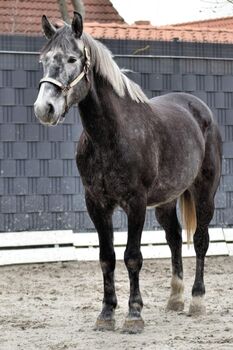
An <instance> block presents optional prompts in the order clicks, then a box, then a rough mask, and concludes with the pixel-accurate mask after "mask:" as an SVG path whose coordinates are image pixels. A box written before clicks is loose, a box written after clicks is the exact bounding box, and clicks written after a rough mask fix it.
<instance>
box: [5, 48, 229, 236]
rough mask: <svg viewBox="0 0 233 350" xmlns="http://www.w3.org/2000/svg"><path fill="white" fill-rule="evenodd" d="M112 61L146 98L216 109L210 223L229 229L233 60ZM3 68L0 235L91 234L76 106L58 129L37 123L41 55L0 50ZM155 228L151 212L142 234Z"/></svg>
mask: <svg viewBox="0 0 233 350" xmlns="http://www.w3.org/2000/svg"><path fill="white" fill-rule="evenodd" d="M161 45H162V44H161ZM199 49H200V48H199ZM199 49H198V50H199ZM164 50H165V47H164ZM116 61H117V62H118V63H119V65H120V66H121V67H124V68H128V69H131V70H132V71H133V72H131V73H129V76H130V78H132V79H133V80H135V81H136V82H137V83H138V84H140V85H141V86H142V87H143V89H144V91H145V92H146V93H147V95H148V96H149V97H152V96H157V95H160V94H164V93H167V92H170V91H186V92H191V93H192V94H194V95H196V96H198V97H200V98H201V99H203V100H204V101H205V102H207V103H208V105H209V107H210V108H211V109H212V110H213V112H214V115H215V118H216V120H217V121H218V123H219V126H220V130H221V133H222V136H223V140H224V144H223V153H224V155H223V157H224V158H223V166H222V168H223V175H222V179H221V185H220V188H219V191H218V192H217V196H216V212H215V215H214V218H213V220H212V225H215V226H220V225H223V226H228V225H233V111H232V108H233V79H232V71H233V60H231V59H229V60H225V59H218V60H216V59H211V58H210V59H204V58H194V57H193V58H188V57H159V56H157V57H146V56H119V55H118V56H117V57H116ZM0 69H1V71H0V105H1V107H0V137H1V138H0V209H1V213H0V231H1V232H2V231H20V230H49V229H50V230H56V229H73V230H74V231H87V230H93V229H94V226H93V224H92V222H91V220H90V218H89V216H88V214H87V211H86V205H85V200H84V190H83V186H82V183H81V179H80V176H79V173H78V170H77V168H76V164H75V150H76V145H77V141H78V139H79V136H80V134H81V131H82V125H81V122H80V118H79V115H78V111H77V108H72V109H71V110H70V111H69V113H68V115H67V117H66V120H65V122H64V124H63V125H60V126H57V127H55V128H46V127H45V126H42V125H40V124H39V122H38V121H37V120H36V118H35V116H34V114H33V103H34V100H35V97H36V94H37V87H38V82H39V79H40V77H41V76H42V72H41V67H40V65H39V64H38V55H37V54H34V55H33V54H30V53H28V54H23V53H20V52H19V53H17V54H15V53H3V52H0ZM113 222H114V227H115V229H116V230H125V229H126V228H127V217H126V215H125V213H124V212H123V211H122V210H121V209H119V210H116V212H115V214H114V217H113ZM156 227H158V223H157V222H156V219H155V216H154V210H152V209H150V210H148V211H147V215H146V221H145V229H154V228H156Z"/></svg>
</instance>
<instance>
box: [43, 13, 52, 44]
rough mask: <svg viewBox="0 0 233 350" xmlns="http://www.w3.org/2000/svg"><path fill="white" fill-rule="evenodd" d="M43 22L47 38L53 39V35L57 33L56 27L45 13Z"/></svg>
mask: <svg viewBox="0 0 233 350" xmlns="http://www.w3.org/2000/svg"><path fill="white" fill-rule="evenodd" d="M41 22H42V28H43V31H44V34H45V36H46V38H47V39H51V38H52V36H53V35H54V34H55V33H56V28H55V27H54V26H53V25H52V23H50V22H49V20H48V18H47V17H46V16H45V15H43V16H42V20H41Z"/></svg>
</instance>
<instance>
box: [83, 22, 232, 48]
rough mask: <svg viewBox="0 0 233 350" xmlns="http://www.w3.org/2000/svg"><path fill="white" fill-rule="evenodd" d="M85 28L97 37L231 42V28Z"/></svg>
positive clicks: (136, 26)
mask: <svg viewBox="0 0 233 350" xmlns="http://www.w3.org/2000/svg"><path fill="white" fill-rule="evenodd" d="M85 30H86V31H87V32H88V33H90V34H91V35H92V36H94V37H95V38H97V39H100V38H101V39H122V40H124V39H125V40H127V39H128V40H155V41H156V40H159V41H186V42H209V43H227V44H229V43H233V30H228V29H225V28H222V29H213V28H208V29H207V30H203V29H202V28H201V29H198V28H191V26H190V27H189V28H182V27H181V28H180V27H176V26H164V27H154V26H152V25H150V24H147V25H136V24H133V25H126V24H113V23H111V24H100V23H86V24H85Z"/></svg>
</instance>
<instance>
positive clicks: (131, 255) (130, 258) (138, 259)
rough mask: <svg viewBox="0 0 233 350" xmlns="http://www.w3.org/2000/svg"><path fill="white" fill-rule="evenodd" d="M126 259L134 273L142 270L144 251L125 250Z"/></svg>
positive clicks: (129, 269)
mask: <svg viewBox="0 0 233 350" xmlns="http://www.w3.org/2000/svg"><path fill="white" fill-rule="evenodd" d="M124 261H125V265H126V267H127V269H128V271H130V272H132V273H134V272H138V271H140V269H141V267H142V263H143V258H142V253H141V252H140V251H139V252H137V253H135V252H130V251H127V250H126V251H125V254H124Z"/></svg>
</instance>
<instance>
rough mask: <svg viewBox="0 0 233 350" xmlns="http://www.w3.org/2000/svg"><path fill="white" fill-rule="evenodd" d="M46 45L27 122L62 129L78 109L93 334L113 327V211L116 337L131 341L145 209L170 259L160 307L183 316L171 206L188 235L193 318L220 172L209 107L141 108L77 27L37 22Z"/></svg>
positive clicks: (169, 102)
mask: <svg viewBox="0 0 233 350" xmlns="http://www.w3.org/2000/svg"><path fill="white" fill-rule="evenodd" d="M42 24H43V30H44V32H45V35H46V37H47V38H48V39H49V41H48V43H47V44H46V46H45V47H44V48H43V51H42V53H41V61H42V63H43V67H44V78H43V79H42V80H41V81H40V90H39V94H38V98H37V100H36V102H35V106H34V108H35V114H36V116H37V118H38V119H39V120H40V122H41V123H43V124H45V125H57V124H58V123H60V122H62V121H63V119H64V117H65V114H66V112H67V110H68V109H69V107H70V106H72V105H73V104H75V103H78V106H79V111H80V115H81V119H82V123H83V128H84V131H83V133H82V135H81V137H80V140H79V143H78V149H77V166H78V169H79V172H80V175H81V177H82V181H83V185H84V187H85V197H86V205H87V209H88V212H89V214H90V217H91V219H92V221H93V223H94V225H95V227H96V230H97V232H98V236H99V245H100V264H101V268H102V271H103V280H104V298H103V308H102V311H101V313H100V315H99V317H98V319H97V322H96V328H97V329H113V328H114V310H115V308H116V305H117V298H116V293H115V286H114V269H115V253H114V246H113V225H112V214H113V211H114V209H115V208H116V206H120V207H121V208H123V210H124V211H125V212H126V214H127V216H128V241H127V246H126V250H125V254H124V260H125V264H126V267H127V269H128V274H129V280H130V297H129V312H128V315H127V317H126V320H125V324H124V327H123V330H124V331H128V332H132V333H134V332H139V331H141V330H142V329H143V326H144V322H143V320H142V318H141V310H142V307H143V302H142V298H141V294H140V289H139V271H140V269H141V267H142V261H143V259H142V254H141V251H140V241H141V234H142V229H143V224H144V220H145V213H146V208H147V207H155V208H156V209H155V213H156V217H157V220H158V222H159V223H160V224H161V226H162V227H163V228H164V230H165V232H166V239H167V242H168V244H169V247H170V249H171V256H172V281H171V295H170V298H169V301H168V305H167V308H168V309H169V310H182V309H183V308H184V301H183V268H182V256H181V249H182V237H181V227H180V224H179V221H178V219H177V213H176V204H177V200H178V199H179V198H181V204H182V205H181V211H182V213H183V219H184V223H185V225H186V229H187V232H188V239H189V240H191V238H192V234H193V233H194V247H195V251H196V277H195V281H194V285H193V288H192V301H191V305H190V313H191V314H201V313H204V312H205V305H204V294H205V286H204V280H203V277H204V259H205V255H206V251H207V249H208V244H209V234H208V225H209V223H210V221H211V219H212V217H213V213H214V196H215V193H216V190H217V187H218V183H219V178H220V172H221V138H220V135H219V131H218V128H217V126H216V124H215V122H214V119H213V116H212V113H211V111H210V110H209V108H208V107H207V106H206V105H205V104H204V103H203V102H202V101H200V100H199V99H198V98H196V97H194V96H191V95H188V94H184V93H172V94H168V95H165V96H161V97H156V98H153V99H151V100H148V99H147V97H146V96H145V95H144V93H143V92H142V90H141V88H140V87H139V86H138V85H137V84H135V83H133V82H132V81H131V80H129V79H128V78H127V77H126V76H125V75H124V74H123V72H122V71H121V70H120V69H119V67H118V66H117V64H116V63H115V62H114V60H113V59H112V56H111V53H110V52H109V51H108V49H107V48H106V47H105V46H104V45H102V44H101V43H100V42H98V41H96V40H94V39H93V38H92V37H91V36H89V35H88V34H85V33H83V24H82V18H81V16H80V15H79V14H78V13H75V14H74V18H73V22H72V25H71V26H68V25H66V24H65V25H64V27H62V28H60V29H55V28H54V26H53V25H52V24H51V23H50V22H49V21H48V20H47V18H46V17H45V16H43V18H42Z"/></svg>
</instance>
